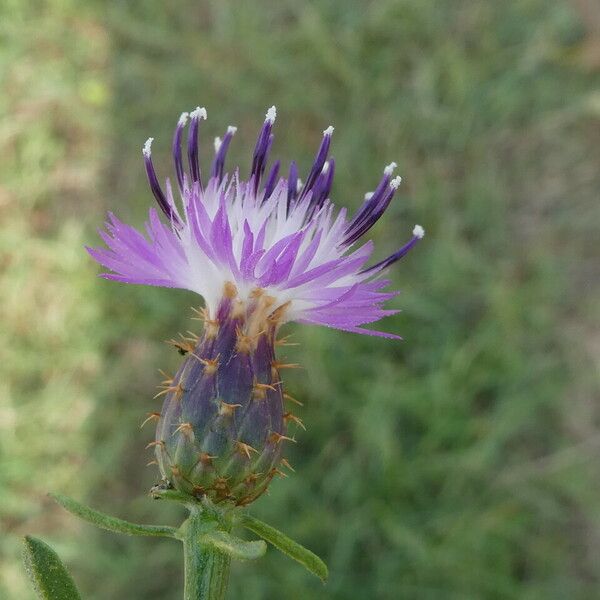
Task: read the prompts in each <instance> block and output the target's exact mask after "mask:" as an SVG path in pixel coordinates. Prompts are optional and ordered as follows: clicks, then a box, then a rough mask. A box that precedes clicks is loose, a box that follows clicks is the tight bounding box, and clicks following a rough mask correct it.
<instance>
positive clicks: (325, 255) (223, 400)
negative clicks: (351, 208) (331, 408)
mask: <svg viewBox="0 0 600 600" xmlns="http://www.w3.org/2000/svg"><path fill="white" fill-rule="evenodd" d="M275 117H276V111H275V107H271V108H270V109H269V110H268V111H267V114H266V119H265V121H264V123H263V126H262V128H261V130H260V133H259V135H258V140H257V142H256V146H255V148H254V154H253V157H252V163H251V167H250V172H249V176H248V178H247V179H243V178H242V176H241V175H240V171H239V170H237V169H236V170H235V171H234V172H233V174H232V175H228V174H226V172H225V158H226V154H227V150H228V148H229V145H230V143H231V140H232V138H233V136H234V134H235V132H236V128H235V127H232V126H230V127H228V129H227V131H226V132H225V134H224V136H223V138H222V139H221V138H216V139H215V142H214V148H215V155H214V158H213V161H212V165H211V168H210V172H209V175H208V176H206V175H204V174H203V173H202V170H201V168H200V163H199V141H198V137H199V135H198V134H199V129H200V124H201V121H202V120H205V119H206V110H205V109H204V108H197V109H196V110H194V111H192V112H191V113H189V114H188V113H183V114H182V115H181V117H180V119H179V122H178V124H177V127H176V129H175V133H174V137H173V160H174V164H175V175H176V185H177V188H178V193H179V197H180V200H179V201H176V200H175V197H174V192H173V189H172V186H171V183H170V182H169V180H167V181H166V186H165V188H164V189H163V187H162V186H161V184H160V183H159V180H158V177H157V175H156V172H155V169H154V165H153V163H152V156H151V144H152V138H150V139H149V140H148V141H147V142H146V143H145V144H144V147H143V158H144V163H145V167H146V173H147V175H148V179H149V182H150V187H151V189H152V192H153V194H154V196H155V198H156V201H157V203H158V205H159V207H160V209H161V210H162V212H163V213H164V216H165V217H166V218H165V219H164V220H161V218H160V217H159V214H158V211H156V209H154V208H151V209H150V214H149V219H148V222H147V223H146V235H144V234H142V233H140V232H139V231H138V230H136V229H135V228H133V227H131V226H129V225H126V224H124V223H123V222H121V221H120V220H119V219H118V218H117V217H116V216H114V215H113V214H112V213H111V214H109V219H108V221H107V223H106V231H101V232H100V235H101V236H102V239H103V240H104V242H105V243H106V245H107V246H108V248H107V249H106V248H94V249H93V248H88V251H89V253H90V254H91V255H92V257H93V258H94V259H95V260H97V261H98V262H99V263H101V264H102V265H104V266H105V267H107V268H108V269H110V271H111V272H109V273H104V274H103V275H102V276H103V277H106V278H107V279H113V280H116V281H121V282H125V283H137V284H146V285H152V286H165V287H174V288H184V289H188V290H192V291H194V292H197V293H198V294H199V295H201V296H202V297H203V298H204V303H205V305H204V308H203V309H202V311H201V314H202V317H203V319H204V321H205V329H204V333H203V335H202V336H201V337H200V338H199V339H197V340H196V339H185V338H184V339H182V340H179V341H177V342H175V343H176V345H177V346H178V348H179V349H180V351H181V352H182V353H184V354H187V356H186V358H185V360H184V362H183V364H182V366H181V368H180V369H179V371H178V373H177V374H176V375H175V377H174V378H173V379H170V380H167V381H166V383H165V388H164V393H165V402H164V406H163V409H162V413H161V414H160V417H159V415H158V413H157V414H156V415H155V416H156V418H157V419H158V426H157V437H156V440H155V442H154V443H153V445H154V446H155V450H156V456H157V460H158V463H159V466H160V470H161V473H162V475H163V478H164V479H165V480H166V481H168V483H169V485H173V486H174V487H175V488H176V489H177V490H179V491H181V492H183V493H185V494H189V495H192V496H195V497H197V498H200V497H205V496H206V497H208V498H210V499H211V500H213V501H215V502H220V501H229V502H232V503H234V504H238V505H244V504H248V503H249V502H252V501H253V500H254V499H255V498H257V497H258V496H259V495H260V494H261V493H262V492H263V491H264V490H265V489H266V487H267V486H268V484H269V482H270V480H271V478H272V477H273V476H274V475H275V474H276V473H278V467H279V465H280V462H281V460H282V459H281V449H282V445H283V443H285V442H286V441H287V440H289V438H287V437H286V435H285V434H286V422H287V421H289V420H290V419H291V420H294V421H295V422H298V419H297V417H294V415H292V414H291V413H287V412H285V409H284V408H283V400H284V395H285V394H284V393H283V386H282V382H281V377H280V373H279V372H280V370H281V368H283V367H285V366H286V365H283V364H281V363H280V362H278V361H277V360H276V358H275V346H276V344H277V340H276V334H277V332H278V330H279V328H280V327H281V325H282V324H284V323H286V322H289V321H297V322H301V323H310V324H316V325H325V326H327V327H333V328H336V329H341V330H344V331H349V332H355V333H362V334H369V335H376V336H382V337H390V338H396V337H398V336H396V335H394V334H390V333H385V332H381V331H373V330H369V329H365V328H364V327H363V326H364V325H366V324H369V323H373V322H375V321H378V320H379V319H381V318H382V317H385V316H387V315H390V314H393V313H395V312H396V311H395V310H389V309H385V308H383V305H384V303H385V301H387V300H389V299H390V298H392V297H394V296H395V295H396V293H397V292H394V291H385V289H384V288H386V287H387V286H388V284H389V281H388V280H386V279H384V278H382V277H381V274H382V272H383V271H384V270H385V269H387V268H388V267H389V266H390V265H392V264H393V263H394V262H396V261H397V260H399V259H400V258H402V257H403V256H404V255H405V254H406V253H407V252H408V251H409V250H410V249H411V248H412V247H413V246H414V245H415V244H416V243H417V241H418V240H419V239H421V238H422V237H423V235H424V230H423V228H422V227H421V226H419V225H416V226H415V227H414V229H413V235H412V238H411V239H410V240H409V241H408V242H407V243H406V244H405V245H403V246H402V247H401V248H400V249H398V250H397V251H396V252H394V253H393V254H391V255H390V256H388V257H387V258H385V259H384V260H381V261H379V262H376V263H375V264H374V265H372V266H369V265H368V261H369V259H370V257H371V254H372V252H373V243H372V242H371V241H367V242H366V243H364V244H362V245H360V240H361V239H362V238H363V236H364V235H365V234H366V233H367V232H368V231H369V230H370V229H371V228H372V227H373V225H374V224H375V223H376V222H377V221H378V220H379V218H380V217H381V216H382V215H383V213H384V212H385V210H386V209H387V207H388V205H389V204H390V202H391V200H392V198H393V196H394V193H395V192H396V190H397V188H398V186H399V185H400V181H401V180H400V177H394V176H393V171H394V168H395V167H396V164H395V163H391V164H390V165H388V166H387V167H385V169H384V171H383V175H382V177H381V179H380V181H379V183H378V185H377V187H376V188H375V190H374V191H373V192H371V193H369V194H367V195H366V196H365V199H364V202H363V204H362V206H361V207H360V208H359V209H358V211H357V212H356V213H355V214H354V215H353V216H352V217H349V216H348V215H347V211H346V209H345V208H342V209H340V210H339V211H338V212H337V214H336V213H335V207H334V205H333V203H332V202H331V200H330V199H329V198H330V191H331V186H332V183H333V177H334V172H335V162H334V159H333V158H331V157H328V154H329V149H330V144H331V138H332V133H333V127H331V126H330V127H327V129H325V131H324V132H323V138H322V141H321V144H320V147H319V149H318V151H317V153H316V156H315V159H314V162H313V165H312V167H311V169H310V171H309V173H308V175H307V176H306V180H305V181H304V183H303V182H302V181H301V180H300V178H299V177H298V168H297V166H296V163H294V162H292V163H291V165H290V167H289V172H288V175H287V177H281V176H280V165H281V163H280V161H275V162H274V163H273V164H272V165H271V166H270V168H269V169H268V171H267V163H268V157H269V151H270V149H271V146H272V143H273V137H274V136H273V133H272V128H273V124H274V122H275ZM188 122H189V128H188V133H187V144H186V149H187V162H188V169H187V172H186V168H185V166H184V158H183V150H182V145H183V135H184V130H185V128H186V126H187V125H188Z"/></svg>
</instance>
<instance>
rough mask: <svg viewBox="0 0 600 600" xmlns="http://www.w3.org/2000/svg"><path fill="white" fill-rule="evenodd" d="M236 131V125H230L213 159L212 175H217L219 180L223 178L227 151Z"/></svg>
mask: <svg viewBox="0 0 600 600" xmlns="http://www.w3.org/2000/svg"><path fill="white" fill-rule="evenodd" d="M235 132H236V128H235V127H228V128H227V133H226V134H225V135H224V136H223V141H222V142H221V145H220V146H219V149H218V150H217V154H216V156H215V159H214V160H213V164H212V167H211V171H210V176H211V177H217V178H218V179H219V181H221V180H222V179H223V172H224V169H225V157H226V156H227V151H228V150H229V144H230V143H231V139H232V138H233V135H234V134H235Z"/></svg>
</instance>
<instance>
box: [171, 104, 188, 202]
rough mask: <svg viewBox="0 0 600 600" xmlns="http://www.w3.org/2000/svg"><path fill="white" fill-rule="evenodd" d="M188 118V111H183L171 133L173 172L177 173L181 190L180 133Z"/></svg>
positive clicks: (181, 189)
mask: <svg viewBox="0 0 600 600" xmlns="http://www.w3.org/2000/svg"><path fill="white" fill-rule="evenodd" d="M187 119H188V113H183V114H182V115H181V117H179V122H178V123H177V127H176V128H175V133H174V135H173V162H174V163H175V174H176V175H177V185H178V186H179V189H180V191H182V192H183V173H184V169H183V160H182V158H181V135H182V133H183V129H184V127H185V124H186V122H187Z"/></svg>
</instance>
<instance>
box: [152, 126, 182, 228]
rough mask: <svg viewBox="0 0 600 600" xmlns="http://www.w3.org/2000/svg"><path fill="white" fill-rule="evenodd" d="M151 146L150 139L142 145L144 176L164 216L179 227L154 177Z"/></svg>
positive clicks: (178, 222)
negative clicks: (146, 177)
mask: <svg viewBox="0 0 600 600" xmlns="http://www.w3.org/2000/svg"><path fill="white" fill-rule="evenodd" d="M151 144H152V138H150V139H149V140H148V141H147V142H146V144H145V145H144V150H143V155H144V165H145V167H146V175H147V176H148V182H149V183H150V189H151V190H152V193H153V194H154V197H155V198H156V201H157V202H158V205H159V206H160V208H161V210H162V211H163V212H164V213H165V215H166V216H167V217H168V218H169V219H170V220H171V221H173V222H175V223H177V224H178V225H180V224H181V223H180V221H179V219H178V218H177V215H176V214H175V212H174V211H173V209H172V208H171V205H170V204H169V202H168V200H167V198H166V196H165V194H164V192H163V191H162V188H161V187H160V183H159V182H158V177H157V176H156V171H155V170H154V165H153V164H152V157H151V152H150V145H151Z"/></svg>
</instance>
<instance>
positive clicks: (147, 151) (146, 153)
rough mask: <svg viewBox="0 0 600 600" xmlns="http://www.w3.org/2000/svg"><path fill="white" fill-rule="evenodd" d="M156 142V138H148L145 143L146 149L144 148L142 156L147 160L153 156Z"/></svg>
mask: <svg viewBox="0 0 600 600" xmlns="http://www.w3.org/2000/svg"><path fill="white" fill-rule="evenodd" d="M153 141H154V138H152V137H151V138H148V139H147V140H146V141H145V142H144V147H143V148H142V154H143V155H144V156H145V157H146V158H150V155H151V154H152V142H153Z"/></svg>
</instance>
